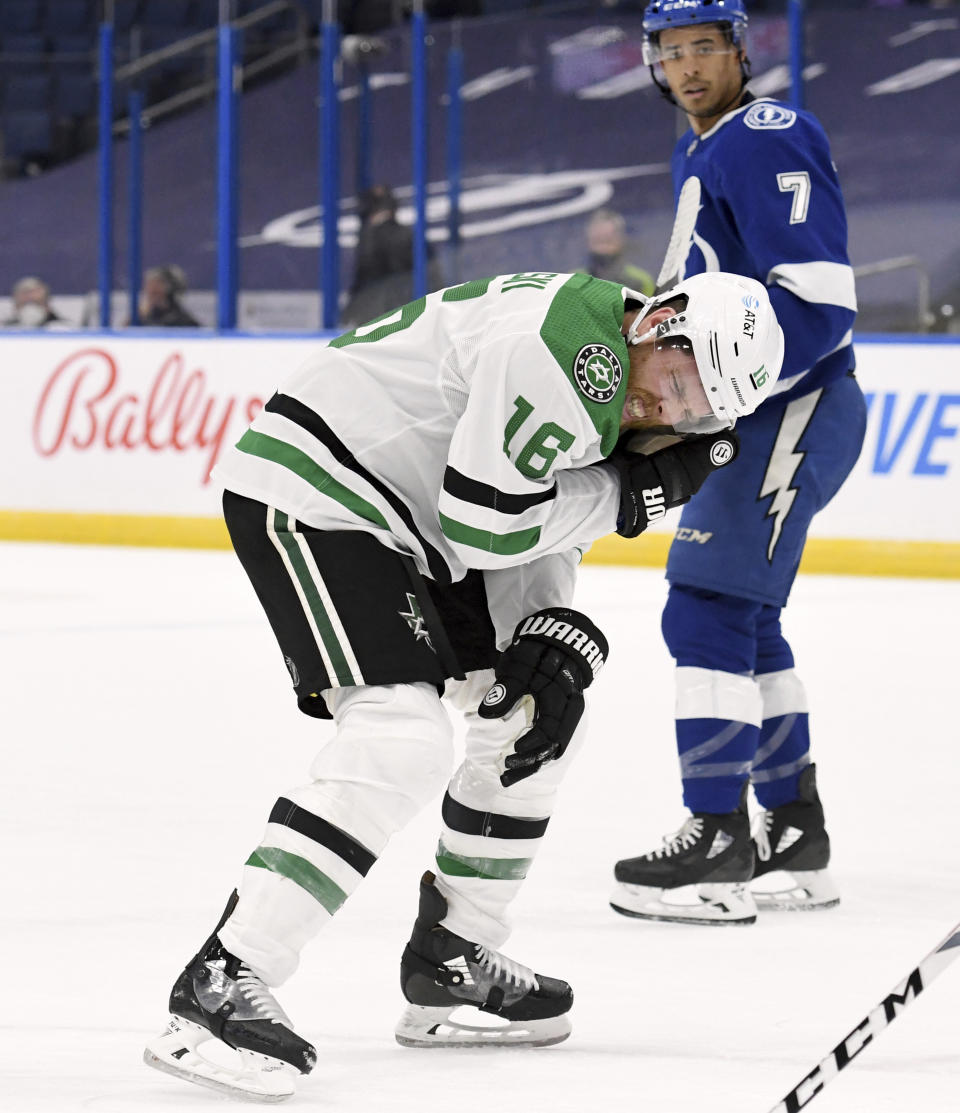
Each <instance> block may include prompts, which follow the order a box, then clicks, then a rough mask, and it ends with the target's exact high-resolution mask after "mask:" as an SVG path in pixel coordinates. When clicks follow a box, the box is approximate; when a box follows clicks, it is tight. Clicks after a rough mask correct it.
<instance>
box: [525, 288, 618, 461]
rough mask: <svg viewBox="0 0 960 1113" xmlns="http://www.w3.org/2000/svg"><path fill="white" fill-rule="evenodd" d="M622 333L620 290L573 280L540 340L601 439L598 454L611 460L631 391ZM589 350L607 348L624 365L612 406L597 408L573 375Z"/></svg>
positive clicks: (600, 404)
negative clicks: (579, 357) (580, 356)
mask: <svg viewBox="0 0 960 1113" xmlns="http://www.w3.org/2000/svg"><path fill="white" fill-rule="evenodd" d="M622 328H623V294H622V288H621V287H620V286H619V285H617V283H615V282H606V281H604V280H603V279H602V278H593V277H591V276H590V275H589V274H574V275H571V276H570V278H568V279H567V281H566V282H565V283H564V284H563V285H562V286H561V287H560V289H559V290H558V291H557V293H556V294H555V295H554V298H553V301H552V302H551V303H550V308H549V309H548V310H547V315H546V317H545V318H544V320H543V324H542V325H541V326H540V338H541V339H542V340H543V342H544V344H546V346H547V348H548V349H549V351H550V354H551V355H552V356H553V358H554V359H555V360H556V361H557V363H558V364H559V365H560V368H561V370H562V371H563V373H564V374H565V375H566V376H567V378H568V379H569V380H570V382H571V383H572V384H573V389H574V390H575V391H576V393H577V397H578V398H579V399H580V404H581V405H582V406H583V408H584V409H585V410H586V411H587V413H588V414H589V416H590V420H591V421H592V422H593V425H594V428H595V429H596V430H597V433H599V435H600V449H601V451H602V452H603V454H604V456H608V455H609V454H610V453H611V452H612V451H613V447H614V445H615V444H616V443H617V438H618V437H619V436H620V419H621V417H622V416H623V402H624V397H625V395H626V391H627V374H628V372H629V370H630V356H629V353H628V351H627V344H626V341H625V340H624V338H623V335H622V334H621V332H620V330H621V329H622ZM587 344H603V345H604V346H605V347H607V348H609V349H610V350H611V351H612V352H613V354H614V355H615V356H616V357H617V359H618V360H619V361H620V366H621V369H622V372H623V374H622V378H621V379H620V383H619V385H618V386H617V390H616V393H615V394H614V396H613V397H612V398H611V399H610V401H609V402H595V401H594V400H593V399H592V398H589V397H587V395H586V394H584V392H583V390H582V389H581V388H580V387H579V386H578V384H577V380H576V377H575V375H574V370H573V369H574V364H575V363H576V359H577V355H578V354H579V353H580V351H582V349H583V348H584V347H585V346H586V345H587Z"/></svg>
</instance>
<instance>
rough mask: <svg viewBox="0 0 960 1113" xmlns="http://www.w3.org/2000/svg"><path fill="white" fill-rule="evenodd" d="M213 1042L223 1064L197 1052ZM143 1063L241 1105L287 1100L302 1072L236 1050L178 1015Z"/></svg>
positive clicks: (146, 1051)
mask: <svg viewBox="0 0 960 1113" xmlns="http://www.w3.org/2000/svg"><path fill="white" fill-rule="evenodd" d="M208 1042H209V1043H210V1044H211V1047H210V1050H211V1051H212V1052H214V1053H216V1054H217V1057H218V1058H219V1059H220V1060H221V1061H220V1062H217V1061H215V1060H214V1059H212V1058H209V1057H208V1056H206V1055H203V1054H201V1053H200V1051H198V1050H197V1049H198V1048H199V1046H200V1045H201V1044H203V1043H208ZM230 1060H233V1065H231V1064H230V1062H229V1061H230ZM143 1061H144V1062H145V1063H146V1064H147V1066H148V1067H153V1068H154V1070H159V1071H163V1072H164V1073H165V1074H170V1075H173V1076H174V1077H175V1078H182V1079H183V1080H184V1081H185V1082H193V1083H194V1084H195V1085H197V1086H205V1087H207V1089H210V1090H216V1091H217V1092H218V1093H221V1094H225V1095H226V1096H227V1097H231V1098H234V1099H235V1100H237V1101H257V1102H264V1103H267V1104H270V1103H275V1102H281V1101H286V1100H287V1099H288V1098H291V1097H293V1095H294V1093H295V1085H294V1078H295V1077H296V1074H297V1072H296V1070H295V1069H294V1068H293V1067H292V1066H290V1064H289V1063H284V1062H282V1061H281V1060H279V1059H272V1058H270V1057H269V1056H266V1055H257V1054H256V1053H255V1052H252V1051H235V1050H234V1049H233V1048H230V1047H228V1046H227V1045H226V1044H225V1043H223V1041H222V1040H218V1039H217V1038H216V1036H213V1035H211V1033H210V1032H208V1031H207V1030H206V1028H201V1027H200V1025H199V1024H193V1023H191V1022H190V1021H189V1020H184V1019H183V1018H182V1017H178V1016H174V1017H171V1018H170V1023H169V1024H168V1025H167V1027H166V1029H165V1031H164V1032H162V1033H161V1034H160V1035H159V1036H157V1037H156V1039H152V1040H150V1042H149V1043H148V1044H147V1046H146V1048H145V1049H144V1052H143Z"/></svg>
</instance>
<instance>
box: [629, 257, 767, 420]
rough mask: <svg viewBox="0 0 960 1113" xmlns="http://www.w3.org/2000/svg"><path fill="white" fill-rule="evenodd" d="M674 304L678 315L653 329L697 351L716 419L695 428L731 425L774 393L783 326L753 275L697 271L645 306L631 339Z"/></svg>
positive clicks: (638, 338)
mask: <svg viewBox="0 0 960 1113" xmlns="http://www.w3.org/2000/svg"><path fill="white" fill-rule="evenodd" d="M674 302H675V303H676V308H675V309H674V315H673V316H672V317H669V318H667V319H666V320H664V321H661V322H660V324H658V325H657V326H656V328H655V333H656V342H657V343H660V342H663V341H669V340H679V341H685V342H686V344H688V345H689V347H690V348H691V349H692V351H693V356H694V359H695V360H696V364H697V371H698V372H699V374H700V381H701V383H702V384H703V389H704V392H705V393H706V396H707V400H708V402H709V403H710V409H711V410H712V411H713V419H712V420H710V419H709V418H708V419H707V420H705V421H699V422H698V423H697V427H696V430H695V431H696V432H698V433H709V432H716V431H717V430H720V429H730V428H732V427H733V425H734V423H735V422H736V420H737V418H738V417H745V416H746V415H747V414H751V413H753V411H754V410H755V409H756V408H757V407H758V406H759V405H760V403H761V402H762V401H763V400H764V399H765V398H766V397H767V396H768V395H769V394H770V391H771V390H772V389H773V386H774V384H775V383H776V381H777V377H778V376H779V374H780V368H781V366H782V365H783V330H782V329H781V328H780V325H779V323H778V321H777V315H776V313H775V312H774V309H773V306H772V305H771V304H770V296H769V294H768V293H767V290H766V287H765V286H763V284H762V283H760V282H757V280H756V279H754V278H746V277H744V276H743V275H739V274H728V273H727V272H725V271H708V272H707V273H705V274H694V275H691V276H690V277H689V278H685V279H684V280H683V281H682V282H680V283H679V284H678V285H676V286H674V287H672V288H671V289H669V290H664V291H663V292H662V293H660V294H657V295H656V297H654V298H653V299H651V300H650V301H649V302H648V303H647V304H646V306H645V307H644V311H643V313H642V314H638V315H637V318H636V320H634V322H633V323H632V324H631V326H630V330H629V332H628V333H627V338H626V339H627V343H628V344H636V343H639V342H640V341H641V340H643V339H645V337H646V336H647V335H648V334H649V330H645V329H644V327H643V320H645V319H646V318H648V317H649V315H650V313H651V312H652V311H653V310H655V309H657V308H658V307H659V306H662V305H664V304H665V303H674ZM641 318H642V319H641ZM678 431H680V430H678Z"/></svg>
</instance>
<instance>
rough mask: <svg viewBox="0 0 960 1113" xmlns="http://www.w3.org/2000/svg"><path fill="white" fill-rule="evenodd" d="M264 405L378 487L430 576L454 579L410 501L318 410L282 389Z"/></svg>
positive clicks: (448, 580)
mask: <svg viewBox="0 0 960 1113" xmlns="http://www.w3.org/2000/svg"><path fill="white" fill-rule="evenodd" d="M264 409H265V410H269V411H270V413H275V414H280V416H281V417H285V418H286V419H287V421H292V422H293V424H294V425H299V426H300V428H301V429H304V430H306V432H308V433H309V434H310V436H311V437H316V439H317V440H318V441H320V442H321V444H323V445H325V446H326V448H327V449H328V451H329V452H330V454H331V455H332V456H333V458H334V459H335V460H336V461H337V463H338V464H342V465H343V467H345V468H349V469H350V471H352V472H354V473H355V474H356V475H359V476H361V477H362V478H363V479H365V480H366V481H367V483H369V484H370V486H371V487H373V488H374V490H376V491H379V493H380V494H381V495H383V497H384V499H385V500H386V501H387V502H388V503H389V505H390V508H391V510H393V512H394V513H395V514H396V515H397V517H398V518H399V519H400V520H401V521H402V522H403V524H404V525H405V526H406V527H407V529H408V530H409V531H410V532H411V533H412V534H413V536H414V537H415V538H416V539H417V542H418V543H419V545H420V548H421V549H423V554H424V556H425V558H426V561H427V567H428V568H429V569H430V575H431V577H432V578H433V579H434V580H436V581H437V583H441V584H448V583H450V582H451V579H452V577H451V575H450V569H449V568H448V567H447V562H446V560H444V558H443V556H442V554H441V553H440V551H439V550H438V549H436V548H434V546H433V545H431V544H430V542H429V541H428V540H427V539H426V538H425V537H424V536H423V534H422V533H421V532H420V530H419V529H418V528H417V525H416V523H415V522H414V520H413V515H412V514H411V513H410V508H409V507H408V506H407V504H406V503H405V502H404V501H403V499H401V498H400V496H399V495H397V494H396V493H395V492H394V491H391V490H390V488H389V487H388V486H387V485H386V484H385V483H384V482H383V480H382V479H378V478H377V477H376V476H375V475H374V474H373V473H372V472H370V471H368V470H367V469H366V468H365V467H364V466H363V465H362V464H360V463H358V462H357V460H355V459H354V456H353V453H352V452H351V451H350V449H349V448H347V446H346V445H345V444H344V443H343V441H341V440H340V438H339V437H338V436H337V435H336V433H334V431H333V430H332V429H331V428H330V426H329V425H327V423H326V422H325V421H324V420H323V418H322V417H321V416H320V415H319V414H318V413H315V412H314V411H313V410H311V409H310V407H309V406H305V405H304V404H303V403H302V402H298V401H297V399H296V398H291V397H290V396H289V395H288V394H279V393H277V394H275V395H274V396H273V397H272V398H271V399H270V401H269V402H267V404H266V405H265V406H264Z"/></svg>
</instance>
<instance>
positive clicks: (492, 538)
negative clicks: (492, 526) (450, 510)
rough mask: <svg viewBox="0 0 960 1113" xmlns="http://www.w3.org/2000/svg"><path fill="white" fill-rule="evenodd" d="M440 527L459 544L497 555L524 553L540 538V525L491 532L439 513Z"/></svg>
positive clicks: (446, 535) (444, 533)
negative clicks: (513, 530)
mask: <svg viewBox="0 0 960 1113" xmlns="http://www.w3.org/2000/svg"><path fill="white" fill-rule="evenodd" d="M440 528H441V529H442V530H443V535H444V537H449V538H450V540H451V541H456V542H457V543H458V544H460V545H469V546H470V547H471V548H473V549H482V550H483V551H484V552H485V553H496V554H497V555H498V556H516V555H517V553H525V552H526V551H527V550H528V549H532V548H534V547H535V546H536V544H537V542H538V541H539V540H540V527H539V526H532V527H531V528H530V529H519V530H516V531H515V532H513V533H491V532H490V531H489V530H486V529H477V528H476V527H474V526H468V525H464V523H463V522H457V521H454V519H453V518H448V517H447V516H446V514H441V515H440Z"/></svg>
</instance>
